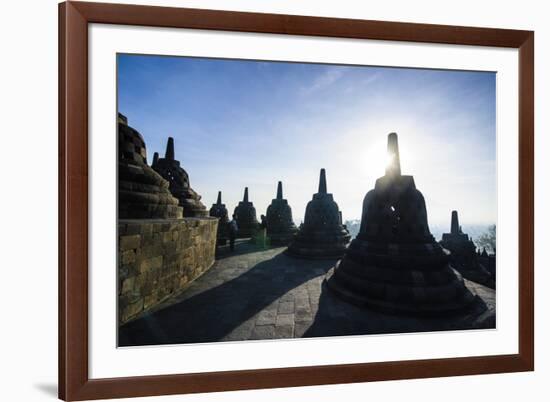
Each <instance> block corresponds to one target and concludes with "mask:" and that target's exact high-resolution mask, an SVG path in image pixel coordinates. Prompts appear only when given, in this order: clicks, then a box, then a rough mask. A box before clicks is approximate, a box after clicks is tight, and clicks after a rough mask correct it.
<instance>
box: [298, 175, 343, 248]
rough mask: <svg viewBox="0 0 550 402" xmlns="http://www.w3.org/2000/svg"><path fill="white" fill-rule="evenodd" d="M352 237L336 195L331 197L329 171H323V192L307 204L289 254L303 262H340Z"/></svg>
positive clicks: (320, 182)
mask: <svg viewBox="0 0 550 402" xmlns="http://www.w3.org/2000/svg"><path fill="white" fill-rule="evenodd" d="M350 238H351V236H350V234H349V233H348V231H347V230H346V228H345V227H344V225H342V214H341V213H340V210H339V209H338V204H336V202H334V199H333V197H332V194H329V193H327V179H326V173H325V169H321V173H320V178H319V191H318V192H317V193H316V194H313V199H312V200H311V201H310V202H309V203H308V204H307V207H306V213H305V217H304V223H303V224H302V225H300V229H299V231H298V233H297V234H296V236H295V237H294V239H293V240H292V242H291V243H290V245H289V247H288V250H287V253H288V254H289V255H292V256H295V257H303V258H339V257H341V256H342V255H343V253H344V251H345V250H346V247H347V245H348V243H349V240H350Z"/></svg>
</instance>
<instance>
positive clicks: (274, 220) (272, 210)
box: [266, 182, 298, 245]
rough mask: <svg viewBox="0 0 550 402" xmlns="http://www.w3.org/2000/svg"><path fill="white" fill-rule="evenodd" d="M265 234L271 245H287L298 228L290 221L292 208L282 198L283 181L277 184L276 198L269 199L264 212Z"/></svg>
mask: <svg viewBox="0 0 550 402" xmlns="http://www.w3.org/2000/svg"><path fill="white" fill-rule="evenodd" d="M266 222H267V236H268V237H269V240H270V242H271V244H273V245H287V244H288V243H290V241H291V240H292V238H293V237H294V235H295V234H296V232H297V231H298V229H296V226H295V225H294V222H293V221H292V209H291V208H290V205H288V201H287V200H285V199H284V198H283V183H282V182H279V183H278V184H277V198H275V199H273V200H272V201H271V204H270V205H269V206H268V207H267V212H266Z"/></svg>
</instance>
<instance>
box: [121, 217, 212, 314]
mask: <svg viewBox="0 0 550 402" xmlns="http://www.w3.org/2000/svg"><path fill="white" fill-rule="evenodd" d="M217 226H218V219H216V218H208V217H207V218H184V219H174V220H119V224H118V227H119V233H120V234H121V235H119V250H120V251H119V271H118V275H119V284H120V285H119V286H120V287H119V303H118V305H119V321H120V323H124V322H127V321H129V320H132V319H134V318H136V317H137V316H139V315H141V314H142V313H144V312H147V311H148V310H150V309H152V308H154V307H155V306H157V305H158V304H159V303H161V302H162V301H163V300H164V299H166V298H167V297H169V296H170V295H172V294H174V293H175V292H178V291H179V290H181V289H183V288H185V287H186V286H188V285H189V283H191V282H192V281H193V280H195V279H196V278H197V277H199V276H200V275H202V274H203V273H204V272H205V271H206V270H208V269H209V268H210V267H211V266H212V264H213V263H214V255H215V245H216V231H217ZM128 228H131V230H130V232H131V233H134V232H137V233H138V234H132V235H126V234H122V233H127V230H128ZM153 233H154V234H155V235H157V236H156V237H155V236H153ZM144 238H147V239H148V240H147V241H144Z"/></svg>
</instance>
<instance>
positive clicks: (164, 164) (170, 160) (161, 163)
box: [152, 137, 208, 217]
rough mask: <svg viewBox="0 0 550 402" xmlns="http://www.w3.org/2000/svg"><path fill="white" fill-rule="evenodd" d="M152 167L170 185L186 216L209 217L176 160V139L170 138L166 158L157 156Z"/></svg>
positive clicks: (185, 173) (199, 197)
mask: <svg viewBox="0 0 550 402" xmlns="http://www.w3.org/2000/svg"><path fill="white" fill-rule="evenodd" d="M152 167H153V169H155V170H156V171H157V172H158V173H159V174H160V175H161V176H162V177H164V178H165V179H166V180H168V182H169V183H170V191H171V192H172V194H173V195H174V197H176V198H177V199H178V200H179V204H180V205H181V206H182V207H183V215H184V216H187V217H204V216H208V211H207V210H206V207H205V206H204V205H203V204H202V202H201V201H200V200H201V196H200V195H199V194H197V193H196V192H195V191H194V190H193V189H192V188H191V185H190V183H189V175H188V174H187V172H186V171H185V170H184V169H183V168H182V167H181V166H180V162H179V161H178V160H176V159H175V154H174V139H173V138H172V137H168V143H167V144H166V153H165V155H164V158H159V157H158V154H156V155H155V156H154V158H153V165H152Z"/></svg>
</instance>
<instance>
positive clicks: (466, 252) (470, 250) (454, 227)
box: [440, 211, 495, 289]
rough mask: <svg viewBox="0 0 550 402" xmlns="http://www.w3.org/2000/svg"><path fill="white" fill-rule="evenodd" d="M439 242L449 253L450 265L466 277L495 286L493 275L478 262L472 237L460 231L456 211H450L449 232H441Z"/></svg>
mask: <svg viewBox="0 0 550 402" xmlns="http://www.w3.org/2000/svg"><path fill="white" fill-rule="evenodd" d="M440 244H441V246H442V247H443V248H445V249H447V250H449V251H450V253H451V265H452V267H453V268H454V269H456V270H457V271H458V272H460V273H461V274H462V276H464V277H465V278H466V279H469V280H471V281H474V282H477V283H481V284H483V285H485V286H488V287H490V288H492V289H494V288H495V278H494V276H493V275H492V274H491V273H490V272H489V271H488V270H487V269H486V268H485V267H484V266H483V264H481V263H480V258H479V256H478V255H477V250H476V246H475V244H474V242H473V241H472V239H470V238H469V237H468V235H467V234H466V233H463V232H462V227H461V226H460V225H459V223H458V212H457V211H452V213H451V232H450V233H443V236H442V240H441V241H440Z"/></svg>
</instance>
